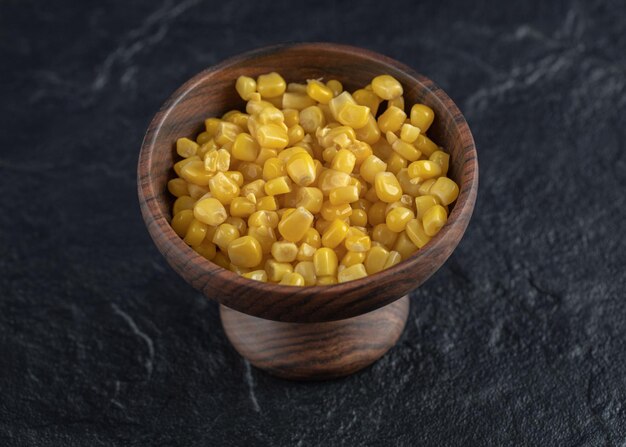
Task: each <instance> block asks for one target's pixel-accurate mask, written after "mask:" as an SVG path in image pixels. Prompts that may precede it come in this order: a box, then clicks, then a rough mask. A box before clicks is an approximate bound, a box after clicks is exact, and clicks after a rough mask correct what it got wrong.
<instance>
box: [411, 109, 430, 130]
mask: <svg viewBox="0 0 626 447" xmlns="http://www.w3.org/2000/svg"><path fill="white" fill-rule="evenodd" d="M434 119H435V113H434V112H433V109H431V108H430V107H428V106H427V105H424V104H415V105H414V106H413V107H411V124H412V125H413V126H415V127H418V128H419V129H420V130H421V132H422V133H426V131H427V130H428V129H429V128H430V125H431V124H432V123H433V120H434Z"/></svg>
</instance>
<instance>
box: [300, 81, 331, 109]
mask: <svg viewBox="0 0 626 447" xmlns="http://www.w3.org/2000/svg"><path fill="white" fill-rule="evenodd" d="M306 93H307V95H309V96H310V97H311V98H312V99H314V100H315V101H317V102H319V103H322V104H328V101H330V100H331V99H333V96H335V95H334V94H333V91H332V90H331V89H330V88H328V87H327V86H325V85H324V84H322V83H321V82H320V81H317V80H315V79H309V80H308V81H307V86H306Z"/></svg>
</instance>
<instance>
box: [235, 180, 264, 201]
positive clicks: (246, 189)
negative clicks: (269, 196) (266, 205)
mask: <svg viewBox="0 0 626 447" xmlns="http://www.w3.org/2000/svg"><path fill="white" fill-rule="evenodd" d="M244 178H245V177H244ZM250 194H252V195H254V196H255V197H256V198H257V201H258V200H259V199H260V198H261V197H265V195H266V194H265V180H263V179H257V180H253V181H251V182H250V183H248V184H247V185H243V186H242V187H241V195H242V196H244V197H248V196H249V195H250Z"/></svg>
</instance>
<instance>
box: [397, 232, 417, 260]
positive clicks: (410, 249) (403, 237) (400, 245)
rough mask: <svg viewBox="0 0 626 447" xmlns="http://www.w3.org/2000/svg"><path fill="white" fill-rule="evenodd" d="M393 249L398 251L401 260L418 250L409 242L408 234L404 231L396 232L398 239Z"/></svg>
mask: <svg viewBox="0 0 626 447" xmlns="http://www.w3.org/2000/svg"><path fill="white" fill-rule="evenodd" d="M393 249H394V250H395V251H397V252H398V253H400V256H402V260H405V259H407V258H408V257H409V256H411V255H412V254H413V253H415V252H416V251H417V250H418V248H417V246H415V244H414V243H413V242H411V239H410V238H409V236H407V233H406V231H403V232H402V233H399V234H398V239H396V243H395V244H394V246H393Z"/></svg>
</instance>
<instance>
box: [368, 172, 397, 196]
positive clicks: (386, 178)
mask: <svg viewBox="0 0 626 447" xmlns="http://www.w3.org/2000/svg"><path fill="white" fill-rule="evenodd" d="M374 186H375V188H376V196H377V197H378V198H379V199H380V200H382V201H383V202H386V203H392V202H395V201H397V200H399V199H400V197H402V188H401V187H400V183H398V179H397V178H396V176H395V175H393V173H391V172H379V173H378V174H376V177H375V178H374Z"/></svg>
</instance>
